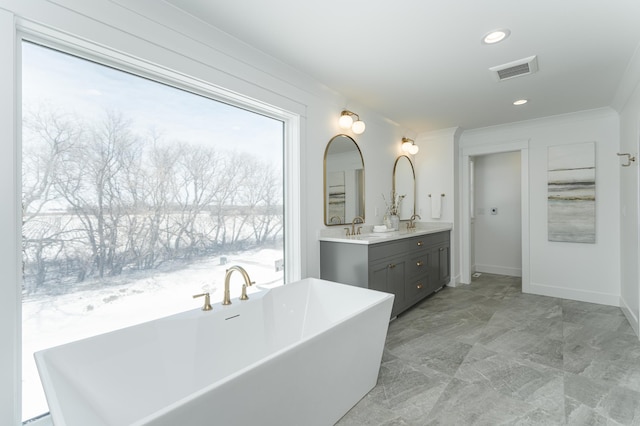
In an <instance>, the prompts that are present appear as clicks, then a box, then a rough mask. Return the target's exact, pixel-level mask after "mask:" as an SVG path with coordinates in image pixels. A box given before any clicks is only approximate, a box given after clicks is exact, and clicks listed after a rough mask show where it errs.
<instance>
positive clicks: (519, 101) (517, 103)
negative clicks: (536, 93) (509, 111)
mask: <svg viewBox="0 0 640 426" xmlns="http://www.w3.org/2000/svg"><path fill="white" fill-rule="evenodd" d="M527 102H529V100H528V99H518V100H517V101H513V104H514V105H524V104H526V103H527Z"/></svg>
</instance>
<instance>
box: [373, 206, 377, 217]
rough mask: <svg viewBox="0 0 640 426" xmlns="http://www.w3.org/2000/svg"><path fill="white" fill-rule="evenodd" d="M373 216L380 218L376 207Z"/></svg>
mask: <svg viewBox="0 0 640 426" xmlns="http://www.w3.org/2000/svg"><path fill="white" fill-rule="evenodd" d="M373 215H374V216H375V217H378V208H377V207H376V208H375V210H374V211H373Z"/></svg>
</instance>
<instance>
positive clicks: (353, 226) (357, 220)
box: [351, 216, 364, 235]
mask: <svg viewBox="0 0 640 426" xmlns="http://www.w3.org/2000/svg"><path fill="white" fill-rule="evenodd" d="M358 223H364V219H363V218H362V216H356V217H354V218H353V221H351V235H356V224H358ZM360 228H361V227H359V228H358V234H360Z"/></svg>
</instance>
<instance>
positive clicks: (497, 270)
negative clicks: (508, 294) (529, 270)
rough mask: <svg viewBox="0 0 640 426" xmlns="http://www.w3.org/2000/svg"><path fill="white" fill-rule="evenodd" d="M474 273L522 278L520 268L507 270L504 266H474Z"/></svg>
mask: <svg viewBox="0 0 640 426" xmlns="http://www.w3.org/2000/svg"><path fill="white" fill-rule="evenodd" d="M475 272H484V273H485V274H497V275H508V276H510V277H521V276H522V268H509V267H506V266H496V265H478V264H476V267H475Z"/></svg>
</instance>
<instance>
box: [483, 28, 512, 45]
mask: <svg viewBox="0 0 640 426" xmlns="http://www.w3.org/2000/svg"><path fill="white" fill-rule="evenodd" d="M509 34H511V31H510V30H509V29H507V28H501V29H499V30H493V31H491V32H488V33H487V34H485V35H484V37H482V43H483V44H495V43H498V42H501V41H502V40H504V39H505V38H507V37H509Z"/></svg>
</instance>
